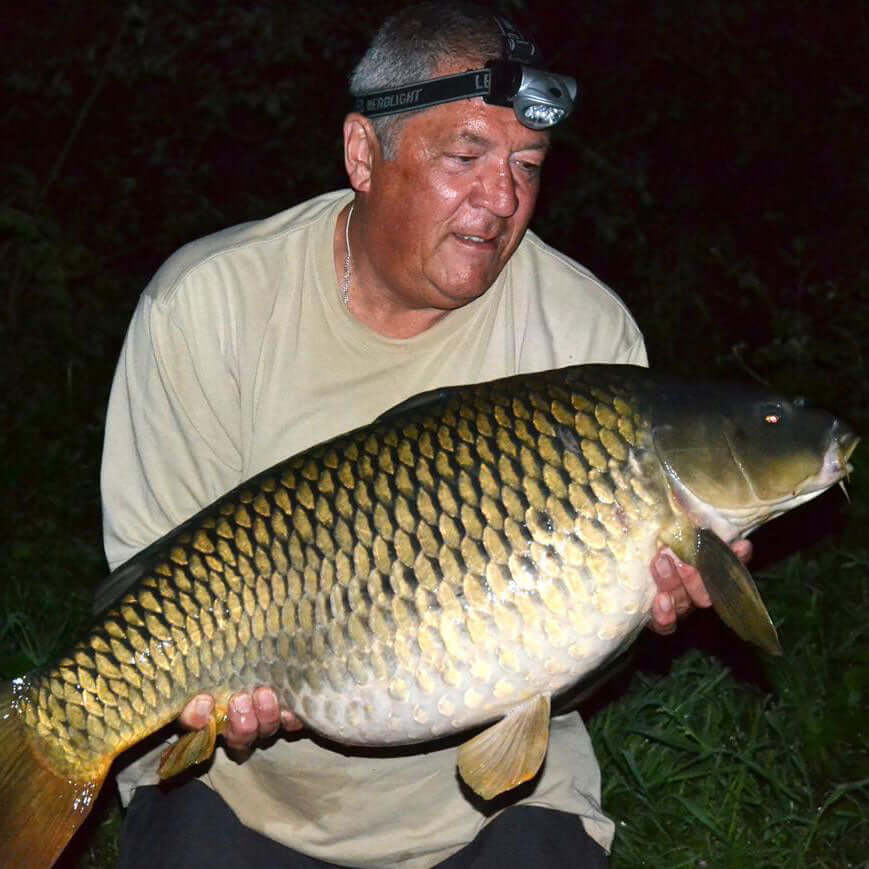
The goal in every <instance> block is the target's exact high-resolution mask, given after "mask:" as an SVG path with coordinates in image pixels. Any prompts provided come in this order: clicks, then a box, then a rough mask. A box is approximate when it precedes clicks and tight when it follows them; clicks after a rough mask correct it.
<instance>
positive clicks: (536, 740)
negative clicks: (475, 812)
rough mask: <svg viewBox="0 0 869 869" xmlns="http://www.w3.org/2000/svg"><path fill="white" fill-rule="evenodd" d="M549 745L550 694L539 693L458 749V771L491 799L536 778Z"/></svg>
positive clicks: (479, 792)
mask: <svg viewBox="0 0 869 869" xmlns="http://www.w3.org/2000/svg"><path fill="white" fill-rule="evenodd" d="M548 746H549V695H548V694H545V695H544V694H536V695H535V696H534V697H531V698H529V699H528V700H526V701H525V702H524V703H522V704H520V705H519V706H516V707H515V708H514V709H511V710H510V711H509V712H508V713H507V714H506V715H505V716H504V717H503V718H502V719H501V720H500V721H499V722H497V724H493V725H492V726H491V727H488V728H487V729H486V730H484V731H483V732H482V733H478V734H477V735H476V736H475V737H474V738H473V739H470V740H468V741H467V742H466V743H464V745H462V746H461V747H460V748H459V760H458V765H459V772H460V773H461V776H462V778H463V779H464V780H465V782H467V784H468V785H469V787H471V788H472V789H473V790H474V791H475V792H476V793H478V794H479V795H480V796H481V797H483V799H485V800H491V799H492V798H493V797H496V796H498V794H500V793H503V792H504V791H508V790H510V789H511V788H515V787H516V786H517V785H520V784H522V782H524V781H528V779H530V778H533V777H534V776H535V775H537V771H538V770H539V769H540V766H541V764H542V763H543V758H544V757H545V756H546V749H547V747H548Z"/></svg>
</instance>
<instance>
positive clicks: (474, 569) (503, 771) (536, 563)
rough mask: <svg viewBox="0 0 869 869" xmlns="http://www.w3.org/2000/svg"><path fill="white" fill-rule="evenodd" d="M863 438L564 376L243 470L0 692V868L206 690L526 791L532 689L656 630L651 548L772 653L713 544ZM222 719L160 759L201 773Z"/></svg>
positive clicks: (716, 393)
mask: <svg viewBox="0 0 869 869" xmlns="http://www.w3.org/2000/svg"><path fill="white" fill-rule="evenodd" d="M856 444H857V438H856V436H855V435H854V434H853V433H852V432H851V431H850V430H849V429H848V428H847V427H846V426H845V425H843V424H842V423H841V422H839V421H838V420H836V419H835V418H834V417H833V416H831V415H829V414H827V413H825V412H823V411H820V410H817V409H813V408H809V407H806V406H805V405H804V404H802V403H800V402H794V403H791V402H788V401H786V400H784V399H782V398H779V397H777V396H775V395H770V394H768V393H765V392H760V391H758V390H753V389H745V388H741V387H740V388H737V387H730V386H727V387H721V386H714V385H713V386H710V385H700V386H698V385H690V384H685V383H681V382H678V381H674V380H670V379H668V378H665V377H661V376H660V375H657V374H656V373H654V372H650V371H648V370H647V369H642V368H636V367H632V366H615V365H584V366H574V367H570V368H564V369H559V370H555V371H548V372H542V373H539V374H531V375H521V376H516V377H509V378H504V379H501V380H497V381H493V382H491V383H486V384H480V385H476V386H467V387H460V388H455V389H445V390H439V391H435V392H433V393H427V394H425V395H423V396H420V397H417V398H414V399H410V400H409V401H407V402H405V403H404V404H402V405H400V406H399V407H397V408H395V409H394V410H393V411H390V412H388V413H387V414H385V415H384V416H382V417H380V418H379V419H378V420H377V421H375V422H374V423H372V424H371V425H369V426H367V427H363V428H360V429H357V430H355V431H353V432H351V433H349V434H347V435H343V436H341V437H337V438H334V439H332V440H330V441H328V442H325V443H323V444H321V445H319V446H317V447H314V448H312V449H310V450H308V451H306V452H304V453H301V454H300V455H297V456H295V457H293V458H291V459H288V460H287V461H285V462H283V463H281V464H279V465H277V466H275V467H273V468H271V469H269V470H267V471H264V472H263V473H260V474H258V475H257V476H255V477H254V478H252V479H251V480H249V481H247V482H246V483H244V484H242V485H241V486H239V487H238V488H236V489H234V490H233V491H231V492H229V493H228V494H227V495H225V496H223V497H222V498H220V499H219V500H218V501H216V502H215V503H214V504H212V505H211V506H209V507H207V508H206V509H204V510H203V511H201V512H200V513H198V514H197V515H196V516H194V517H192V518H191V519H190V520H188V521H187V522H185V523H184V524H183V525H181V526H179V527H178V528H177V529H175V530H174V531H172V532H170V533H169V534H168V535H166V536H165V537H164V538H162V539H161V540H159V541H157V542H156V543H154V544H152V545H151V546H149V547H148V548H147V549H145V550H144V551H142V552H141V553H139V554H138V555H137V556H135V557H134V558H133V559H131V560H130V561H128V562H127V563H126V564H124V565H122V566H121V567H120V568H118V570H116V571H115V572H114V573H113V574H111V576H110V577H109V578H108V580H107V581H106V582H105V583H104V586H103V588H102V591H101V593H100V598H101V600H102V603H103V604H104V605H105V607H106V608H105V611H104V612H103V613H102V614H101V616H100V617H99V618H98V620H97V622H96V624H95V626H94V627H93V628H92V630H91V631H90V633H89V634H88V635H87V636H86V637H85V638H84V639H83V640H81V641H80V642H79V643H78V644H76V645H75V646H74V647H73V648H72V649H71V650H70V651H69V652H68V653H67V654H65V655H64V656H63V657H62V658H61V659H60V660H58V661H57V662H56V663H55V664H53V665H52V666H49V667H47V668H45V669H43V670H40V671H34V672H32V673H29V674H27V675H25V676H22V677H20V678H18V679H16V680H14V681H13V682H12V683H9V684H7V685H4V686H2V687H0V853H2V854H3V855H4V859H7V860H9V861H10V865H16V866H43V865H46V864H50V863H51V862H52V861H53V860H55V859H56V858H57V856H58V855H59V853H60V851H61V850H62V849H63V847H64V845H65V844H66V842H67V841H68V839H69V838H70V837H71V836H72V834H73V832H74V831H75V829H76V828H77V827H78V825H79V824H80V823H81V821H82V820H83V819H84V817H85V816H86V814H87V812H88V811H89V809H90V806H91V804H92V802H93V799H94V797H95V795H96V792H97V791H98V790H99V787H100V785H101V783H102V781H103V779H104V778H105V776H106V774H107V772H108V769H109V766H110V765H111V763H112V760H113V759H114V758H115V757H116V756H117V755H118V754H120V753H121V752H122V751H124V750H125V749H126V748H128V747H129V746H131V745H133V744H135V743H137V742H138V741H140V740H141V739H143V738H144V737H145V736H147V735H148V734H150V733H152V732H154V731H155V730H157V729H158V728H160V727H162V726H163V725H165V724H166V723H168V722H170V721H172V720H173V719H175V718H176V717H177V715H178V714H179V712H180V711H181V709H182V708H183V707H184V705H185V704H186V703H187V701H188V700H189V699H190V698H191V697H192V696H194V695H195V694H198V693H200V692H208V693H211V694H213V695H214V696H215V698H216V700H217V705H218V709H219V710H220V709H223V710H225V706H226V703H227V701H228V698H229V697H230V695H231V694H232V693H233V692H235V691H237V690H239V689H243V688H247V689H250V688H252V687H253V686H255V685H259V684H268V685H272V686H274V688H275V689H276V691H277V692H278V695H279V696H280V698H281V701H282V702H283V703H285V704H286V705H287V706H289V707H290V708H291V709H293V710H294V711H295V712H296V714H297V715H298V716H299V717H300V718H301V719H302V720H303V721H304V722H305V724H306V725H307V726H308V727H310V728H312V729H313V730H316V731H318V732H319V733H321V734H323V735H325V736H326V737H328V738H331V739H333V740H336V741H338V742H342V743H346V744H356V745H389V744H406V743H415V742H423V741H428V740H432V739H435V738H437V737H441V736H444V735H447V734H451V733H454V732H456V731H461V730H465V729H469V728H473V727H477V726H479V725H483V724H489V723H490V722H494V723H493V724H490V726H489V727H488V728H487V729H485V730H483V731H482V732H481V733H479V734H478V735H477V736H474V737H473V738H472V739H471V740H470V741H468V742H466V743H465V744H464V745H462V746H461V748H460V749H459V750H458V767H459V771H460V773H461V775H462V777H463V778H464V779H465V781H466V782H467V783H468V784H469V785H470V786H471V787H472V788H474V790H476V791H477V792H478V793H479V794H480V795H481V796H483V797H484V798H491V797H494V796H495V795H497V794H498V793H501V792H503V791H505V790H508V789H510V788H512V787H515V786H516V785H518V784H519V783H521V782H522V781H526V780H527V779H529V778H531V777H533V776H534V775H535V774H536V772H537V770H538V769H539V767H540V765H541V763H542V761H543V758H544V756H545V753H546V748H547V743H548V732H549V708H550V697H551V696H553V695H555V694H557V693H558V692H560V691H563V690H564V689H567V688H569V687H570V686H572V685H574V684H575V683H576V682H577V681H578V680H580V679H581V678H582V677H584V676H586V675H587V674H589V673H591V672H592V671H594V670H595V669H596V668H598V667H600V666H601V664H603V663H604V662H606V661H607V659H609V658H611V657H612V656H613V655H614V654H616V653H617V652H618V651H619V650H621V649H622V648H623V647H624V646H625V645H626V644H627V643H628V642H630V641H631V640H632V639H633V637H634V636H635V635H636V633H637V632H638V630H639V628H640V627H642V625H643V624H644V623H645V622H646V621H647V620H648V618H649V612H650V607H651V603H652V600H653V597H654V594H655V586H654V582H653V580H652V577H651V574H650V569H649V565H650V562H651V560H652V558H653V555H654V553H655V552H656V551H657V549H658V548H659V547H661V546H669V547H671V548H672V549H673V550H674V551H675V552H676V554H677V555H678V556H679V557H681V558H682V559H683V560H684V561H686V562H689V563H692V564H695V565H697V566H698V569H699V570H700V572H701V575H702V576H703V578H704V581H705V583H706V586H707V589H708V590H709V592H710V596H711V598H712V600H713V605H714V606H715V608H716V610H717V611H718V612H719V614H720V615H721V616H722V617H723V618H724V620H725V621H726V622H727V623H728V624H729V625H730V626H731V627H732V628H734V630H736V631H737V633H739V634H740V635H741V636H743V637H744V638H746V639H749V640H752V641H753V642H756V643H757V644H759V645H760V646H761V647H763V648H764V649H766V650H767V651H770V652H773V653H776V652H779V651H780V647H779V644H778V638H777V636H776V632H775V628H774V627H773V624H772V622H771V620H770V618H769V615H768V614H767V612H766V609H765V607H764V605H763V603H762V601H761V599H760V596H759V595H758V593H757V590H756V588H755V586H754V583H753V581H752V580H751V577H750V575H749V574H748V572H747V571H746V569H745V568H744V566H743V565H742V564H741V563H740V562H739V561H738V559H736V558H735V556H734V555H733V553H732V552H731V550H730V548H729V546H728V545H727V544H728V543H730V542H731V541H732V540H734V539H736V538H737V537H740V536H743V535H745V534H747V533H749V532H750V531H751V530H753V529H754V528H756V527H757V526H758V525H760V524H762V523H763V522H765V521H767V520H768V519H770V518H773V517H775V516H777V515H780V514H781V513H783V512H785V511H786V510H789V509H790V508H792V507H794V506H796V505H797V504H800V503H803V502H804V501H807V500H809V499H810V498H813V497H815V496H816V495H818V494H820V493H821V492H822V491H824V490H825V489H827V488H828V487H829V486H831V485H833V484H834V483H836V482H838V481H839V480H841V479H842V478H843V477H844V476H845V475H846V474H847V473H848V470H849V465H848V459H849V457H850V455H851V453H852V452H853V450H854V447H855V446H856ZM220 724H221V714H220V712H218V713H217V714H216V715H215V718H214V719H213V720H212V722H211V725H210V726H209V727H208V728H206V730H204V731H199V732H197V733H191V734H187V735H186V736H184V737H182V739H181V740H179V742H178V743H176V744H175V745H174V746H173V747H172V748H170V749H169V750H168V751H167V753H166V755H164V758H163V762H162V766H161V774H163V775H164V776H168V775H173V774H175V773H176V772H178V771H179V770H180V769H182V768H184V767H185V766H187V765H190V764H192V763H196V762H199V761H201V760H203V759H205V758H207V757H208V756H210V754H211V752H212V751H213V748H214V741H215V739H216V736H217V734H218V733H219V730H220Z"/></svg>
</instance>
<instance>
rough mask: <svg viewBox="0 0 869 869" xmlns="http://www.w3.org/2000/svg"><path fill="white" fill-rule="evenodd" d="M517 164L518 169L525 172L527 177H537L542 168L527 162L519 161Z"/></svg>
mask: <svg viewBox="0 0 869 869" xmlns="http://www.w3.org/2000/svg"><path fill="white" fill-rule="evenodd" d="M518 163H519V168H520V169H521V170H522V171H523V172H527V173H528V174H529V175H539V174H540V170H541V169H542V168H543V166H541V165H540V163H531V162H529V161H527V160H519V161H518Z"/></svg>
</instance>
